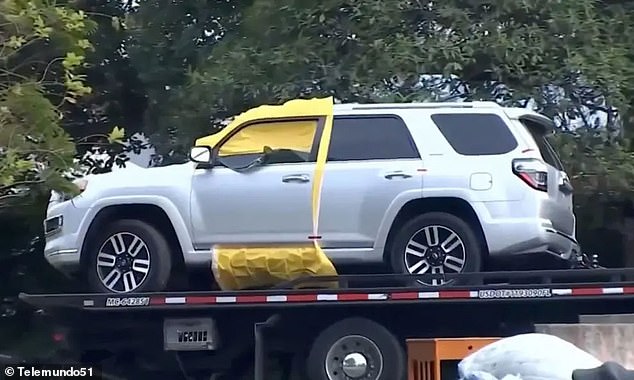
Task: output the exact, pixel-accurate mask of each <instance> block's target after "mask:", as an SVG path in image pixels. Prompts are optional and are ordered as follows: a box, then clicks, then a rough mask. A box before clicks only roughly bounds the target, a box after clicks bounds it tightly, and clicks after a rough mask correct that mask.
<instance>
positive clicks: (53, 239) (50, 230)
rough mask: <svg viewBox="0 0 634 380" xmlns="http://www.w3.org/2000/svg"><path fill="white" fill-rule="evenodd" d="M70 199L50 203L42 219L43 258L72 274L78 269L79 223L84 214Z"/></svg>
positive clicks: (63, 271)
mask: <svg viewBox="0 0 634 380" xmlns="http://www.w3.org/2000/svg"><path fill="white" fill-rule="evenodd" d="M84 211H85V210H81V209H79V208H77V207H75V205H74V204H73V202H72V201H65V202H59V203H54V204H50V205H49V208H48V211H47V217H46V220H45V221H44V229H45V233H46V246H45V247H44V258H45V259H46V261H48V263H49V264H50V265H51V266H53V267H54V268H55V269H57V270H58V271H60V272H62V273H64V274H66V275H72V274H74V273H75V272H77V271H78V270H79V263H80V248H81V239H80V238H79V237H80V233H79V230H80V223H81V220H82V218H83V216H84V215H85V212H84Z"/></svg>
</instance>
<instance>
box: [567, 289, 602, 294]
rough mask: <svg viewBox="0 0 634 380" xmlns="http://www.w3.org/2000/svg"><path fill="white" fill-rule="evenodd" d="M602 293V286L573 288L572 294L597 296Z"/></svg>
mask: <svg viewBox="0 0 634 380" xmlns="http://www.w3.org/2000/svg"><path fill="white" fill-rule="evenodd" d="M601 294H603V288H573V289H572V295H573V296H597V295H601Z"/></svg>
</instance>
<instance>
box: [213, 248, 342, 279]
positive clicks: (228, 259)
mask: <svg viewBox="0 0 634 380" xmlns="http://www.w3.org/2000/svg"><path fill="white" fill-rule="evenodd" d="M212 255H213V260H212V263H213V264H212V271H213V274H214V277H215V279H216V283H217V284H218V286H220V288H221V289H223V290H242V289H256V288H263V287H268V286H273V285H277V284H279V283H282V282H285V281H289V280H293V279H296V278H299V277H304V276H335V275H337V271H336V270H335V267H334V265H333V264H332V262H331V261H330V260H329V259H328V257H326V255H324V254H323V252H321V250H316V249H315V247H314V246H312V245H307V246H304V247H246V246H216V247H214V249H213V250H212ZM306 285H310V286H316V287H332V286H333V284H332V283H325V282H322V283H319V282H315V283H314V284H303V286H306Z"/></svg>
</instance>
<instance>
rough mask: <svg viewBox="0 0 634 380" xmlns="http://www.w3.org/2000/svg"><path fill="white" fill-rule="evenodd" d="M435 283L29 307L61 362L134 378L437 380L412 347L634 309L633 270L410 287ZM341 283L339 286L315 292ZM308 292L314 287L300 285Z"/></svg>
mask: <svg viewBox="0 0 634 380" xmlns="http://www.w3.org/2000/svg"><path fill="white" fill-rule="evenodd" d="M432 277H438V275H424V276H410V275H391V274H390V275H387V274H386V275H374V274H373V275H340V276H337V277H319V278H300V279H297V280H294V281H290V282H287V283H284V284H281V285H279V286H276V287H274V288H270V289H266V290H253V291H250V290H249V291H247V290H243V291H236V292H226V291H204V292H200V291H195V292H167V293H147V294H21V295H20V299H21V300H22V301H23V302H25V303H27V304H29V305H31V306H33V307H35V308H37V309H40V310H42V314H45V315H46V316H48V317H50V318H52V319H53V320H54V321H55V324H56V326H59V328H58V330H56V334H57V335H56V341H58V342H59V343H60V347H63V349H60V352H61V354H60V355H62V354H63V355H64V356H65V357H66V358H70V357H72V358H73V359H72V360H74V361H76V362H81V363H91V364H97V365H100V366H101V368H102V370H103V371H104V372H108V373H117V375H118V376H123V378H126V379H127V378H130V379H136V378H145V377H146V376H145V375H147V374H148V373H154V374H161V376H162V377H163V376H164V374H166V373H169V374H171V375H170V376H169V377H165V378H170V379H171V378H174V379H179V378H184V379H210V378H212V379H227V380H242V379H244V380H246V379H255V380H282V379H284V380H286V379H290V380H304V379H308V378H310V379H311V380H322V379H324V380H339V379H341V380H349V379H371V380H376V379H381V380H383V379H385V380H401V379H404V378H406V376H408V373H409V377H408V379H410V380H419V379H428V378H430V377H429V376H427V377H425V376H423V375H420V374H417V372H416V371H418V370H416V369H415V368H413V366H414V364H412V360H411V358H410V362H409V365H408V364H407V363H408V360H407V356H408V355H407V349H406V344H405V343H406V341H407V340H410V339H413V338H432V337H433V338H438V337H444V338H457V337H503V336H509V335H514V334H518V333H525V332H532V331H534V325H535V324H539V323H577V322H578V321H579V317H580V316H582V315H596V314H627V313H634V281H631V279H632V278H634V269H605V268H590V269H584V270H579V269H570V270H548V271H530V272H488V273H486V272H485V273H467V274H458V275H443V279H444V280H452V279H459V280H460V282H461V283H469V284H472V285H461V286H458V285H455V286H451V285H446V286H439V287H433V288H431V287H428V288H425V287H421V286H420V285H418V286H416V285H413V280H423V281H427V282H428V283H429V280H430V279H431V278H432ZM333 281H336V282H338V283H339V287H338V288H337V289H325V288H319V287H318V286H317V287H315V285H316V284H315V283H316V282H323V283H328V282H330V283H332V282H333ZM302 284H310V286H312V288H310V289H297V288H298V286H301V285H302ZM373 284H374V285H373ZM376 284H381V285H376ZM386 284H387V285H386ZM317 285H318V284H317ZM419 372H420V371H419ZM423 372H424V371H423ZM381 373H382V374H383V375H381ZM328 374H330V375H328ZM386 374H390V375H389V376H386ZM392 374H393V375H392ZM139 376H143V377H139ZM432 377H433V376H432ZM119 378H121V377H119ZM443 378H444V376H443ZM436 380H440V379H436Z"/></svg>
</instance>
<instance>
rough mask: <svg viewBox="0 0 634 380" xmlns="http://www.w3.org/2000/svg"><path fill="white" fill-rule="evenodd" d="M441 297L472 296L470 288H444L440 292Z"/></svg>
mask: <svg viewBox="0 0 634 380" xmlns="http://www.w3.org/2000/svg"><path fill="white" fill-rule="evenodd" d="M440 298H471V292H470V291H468V290H444V291H441V292H440Z"/></svg>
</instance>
